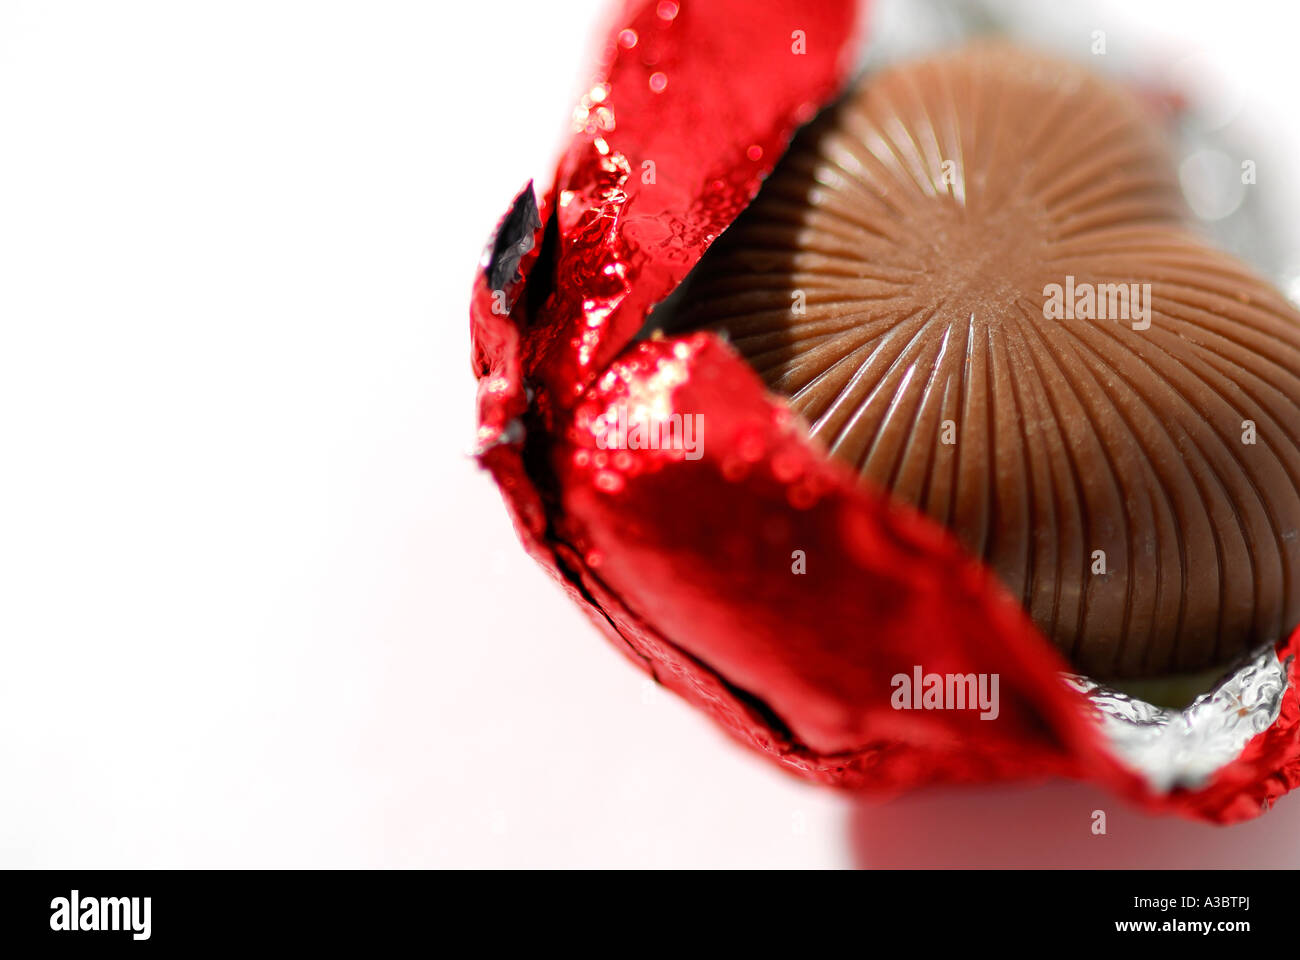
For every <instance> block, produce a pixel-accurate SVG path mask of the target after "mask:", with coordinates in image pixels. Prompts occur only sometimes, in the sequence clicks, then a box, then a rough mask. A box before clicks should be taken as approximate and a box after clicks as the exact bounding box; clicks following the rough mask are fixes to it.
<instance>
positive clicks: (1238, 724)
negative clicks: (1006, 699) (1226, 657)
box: [1062, 646, 1288, 793]
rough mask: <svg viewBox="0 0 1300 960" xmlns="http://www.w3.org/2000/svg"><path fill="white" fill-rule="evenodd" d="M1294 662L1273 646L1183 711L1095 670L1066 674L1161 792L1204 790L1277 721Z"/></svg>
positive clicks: (1112, 739)
mask: <svg viewBox="0 0 1300 960" xmlns="http://www.w3.org/2000/svg"><path fill="white" fill-rule="evenodd" d="M1287 667H1288V663H1285V662H1283V661H1282V660H1279V659H1278V656H1277V653H1276V651H1275V650H1274V649H1273V648H1272V647H1271V646H1270V647H1268V648H1267V649H1265V650H1263V651H1262V652H1260V653H1259V654H1258V655H1257V656H1255V658H1254V659H1252V660H1250V661H1249V662H1248V663H1246V664H1244V665H1243V666H1241V667H1240V668H1238V670H1237V671H1236V672H1235V673H1233V674H1232V675H1231V676H1229V677H1227V678H1226V679H1225V680H1223V681H1222V682H1221V683H1220V684H1219V685H1218V686H1217V687H1215V688H1214V689H1213V690H1211V691H1210V692H1209V693H1203V694H1201V695H1200V696H1199V697H1197V698H1196V699H1195V700H1193V701H1192V703H1191V704H1190V705H1189V706H1188V707H1186V708H1185V709H1183V710H1174V709H1170V708H1165V707H1157V706H1155V705H1153V704H1150V703H1147V702H1146V701H1145V700H1138V699H1136V698H1134V697H1130V696H1129V695H1128V694H1124V693H1120V692H1119V691H1118V690H1112V689H1111V688H1110V687H1107V686H1104V685H1103V684H1100V683H1098V682H1097V681H1095V680H1092V679H1089V678H1088V677H1083V676H1079V675H1077V674H1062V676H1063V678H1064V679H1065V682H1066V683H1067V684H1068V685H1069V686H1070V687H1072V688H1073V689H1075V690H1077V691H1079V692H1080V693H1082V694H1083V695H1084V696H1086V697H1087V698H1088V700H1089V701H1090V702H1091V704H1092V707H1093V709H1094V711H1095V715H1096V718H1097V720H1098V722H1099V723H1100V724H1101V728H1102V733H1103V734H1104V735H1105V737H1106V740H1107V742H1108V743H1109V744H1110V747H1111V749H1112V751H1113V752H1114V753H1115V755H1116V757H1117V758H1118V759H1119V760H1120V761H1121V762H1122V763H1123V764H1124V765H1125V766H1127V767H1129V768H1131V769H1132V770H1133V771H1134V772H1135V773H1138V774H1140V775H1141V776H1142V777H1143V778H1144V779H1145V780H1146V782H1147V785H1148V786H1149V787H1150V788H1151V789H1152V790H1154V791H1156V792H1157V793H1168V792H1169V791H1171V790H1173V789H1175V788H1176V787H1186V788H1188V789H1198V788H1200V787H1203V786H1204V785H1205V784H1206V782H1208V780H1209V779H1210V777H1211V776H1213V775H1214V774H1215V773H1217V772H1218V771H1219V770H1220V769H1222V768H1223V767H1225V766H1226V765H1228V764H1229V763H1231V762H1232V761H1233V760H1235V759H1237V757H1239V756H1241V752H1242V751H1243V750H1244V749H1246V744H1247V743H1249V742H1250V740H1251V738H1252V737H1254V736H1255V735H1256V734H1260V733H1263V732H1264V731H1265V730H1267V729H1268V728H1269V727H1271V726H1272V725H1273V723H1274V722H1275V721H1276V720H1277V718H1278V715H1279V714H1280V713H1281V710H1282V697H1283V695H1284V694H1285V693H1286V688H1287Z"/></svg>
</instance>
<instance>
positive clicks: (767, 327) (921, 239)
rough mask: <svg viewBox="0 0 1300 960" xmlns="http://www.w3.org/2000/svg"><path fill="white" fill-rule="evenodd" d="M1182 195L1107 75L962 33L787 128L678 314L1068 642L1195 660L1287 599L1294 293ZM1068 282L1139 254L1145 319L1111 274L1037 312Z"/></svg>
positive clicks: (1297, 372) (1083, 650)
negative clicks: (1236, 249)
mask: <svg viewBox="0 0 1300 960" xmlns="http://www.w3.org/2000/svg"><path fill="white" fill-rule="evenodd" d="M1183 217H1184V212H1183V206H1182V202H1181V199H1180V195H1179V192H1178V189H1177V182H1176V179H1175V177H1174V172H1173V169H1172V165H1171V161H1170V158H1169V156H1168V155H1167V154H1166V152H1165V147H1164V144H1163V141H1162V138H1161V135H1160V134H1159V132H1158V129H1157V126H1156V124H1155V123H1154V121H1153V120H1152V119H1151V118H1150V117H1148V116H1147V115H1146V114H1145V113H1144V111H1143V109H1142V107H1141V106H1140V105H1139V104H1138V103H1137V102H1136V101H1135V100H1134V99H1132V98H1131V97H1130V96H1129V95H1128V94H1127V93H1126V92H1125V91H1122V90H1120V89H1118V88H1116V87H1115V86H1113V85H1111V84H1110V83H1109V82H1107V81H1104V80H1102V79H1099V78H1097V77H1096V76H1094V75H1092V74H1091V73H1089V72H1087V71H1085V70H1084V69H1082V68H1080V67H1077V66H1073V65H1069V64H1066V63H1063V62H1059V61H1056V60H1053V59H1049V58H1045V57H1042V56H1038V55H1035V54H1030V53H1026V52H1023V51H1019V50H1016V49H1012V48H1008V47H1004V46H986V47H976V48H970V49H967V50H964V51H959V52H956V53H953V54H949V55H945V56H942V57H938V58H935V59H931V60H928V61H924V62H920V63H916V64H912V65H907V66H903V67H900V68H896V69H894V70H891V71H888V72H885V73H881V74H877V75H875V76H872V77H868V78H867V79H866V80H865V81H864V82H863V83H861V84H860V85H859V86H858V87H857V88H856V89H855V90H854V91H852V92H850V94H849V95H848V96H847V97H846V98H845V99H844V100H843V101H842V102H841V103H840V105H839V106H838V107H837V108H835V109H834V110H832V111H829V112H828V113H827V114H825V115H824V116H822V117H821V118H819V119H818V120H817V121H816V122H815V123H814V124H813V125H812V126H811V127H809V128H808V129H807V130H805V131H804V132H803V133H802V134H801V135H800V136H799V138H798V139H797V140H796V142H795V144H794V145H793V146H792V148H791V150H790V152H789V154H788V155H787V157H786V158H785V159H784V160H783V161H782V163H781V164H780V166H779V167H778V169H777V171H776V172H775V173H774V174H773V176H772V177H771V178H770V179H769V180H768V182H767V183H766V184H764V186H763V189H762V191H761V193H760V194H759V196H758V198H757V199H756V200H755V202H754V204H753V205H752V206H751V208H750V209H749V210H748V211H746V213H745V214H744V215H743V216H742V217H741V219H740V220H739V221H738V222H737V223H736V225H735V226H734V227H732V229H731V230H729V231H728V232H727V234H726V235H724V237H723V238H722V239H721V241H720V242H719V244H718V245H717V246H716V247H715V249H714V250H713V251H711V252H710V254H709V255H708V256H707V257H706V259H705V261H704V262H703V263H702V264H701V266H700V268H699V269H698V270H697V272H696V275H695V276H694V277H693V278H692V281H691V286H690V288H689V289H688V292H687V303H688V307H687V308H686V312H685V315H684V316H685V320H684V325H685V326H688V327H711V328H715V329H719V330H722V331H725V332H726V333H727V334H729V336H730V338H731V340H732V342H733V344H734V345H735V347H736V348H737V349H738V350H739V351H740V352H741V353H742V354H743V355H744V356H745V357H746V358H747V359H748V360H749V361H750V362H751V363H752V364H753V366H754V367H755V369H757V370H758V371H759V373H760V374H761V375H762V376H763V378H764V379H765V380H766V381H767V383H768V384H769V385H770V386H771V387H773V388H774V389H776V390H777V391H779V392H781V393H783V394H785V395H786V396H787V397H789V399H790V403H791V405H792V406H793V407H794V408H795V409H796V410H798V411H799V412H800V413H801V414H802V415H803V416H804V417H805V418H806V419H807V421H808V423H809V424H810V428H811V431H812V433H813V435H814V436H816V437H817V438H819V439H820V440H821V441H823V442H824V443H825V444H826V445H828V446H829V448H830V449H831V450H832V451H833V452H834V454H835V455H836V456H839V457H841V458H843V459H844V460H845V461H847V462H848V463H850V464H852V465H853V466H855V467H856V468H857V469H859V470H860V471H861V472H862V474H863V476H864V477H866V478H868V479H869V480H871V481H874V482H875V483H876V484H880V485H883V486H884V487H887V488H888V489H890V490H892V491H893V492H894V494H896V495H897V496H899V497H901V498H903V499H905V500H907V501H910V502H911V503H913V504H915V505H917V506H918V507H920V508H921V509H922V510H924V511H925V512H926V513H928V514H929V515H930V516H932V517H934V518H935V519H936V520H938V521H939V522H940V523H943V524H945V525H946V526H948V527H949V528H950V529H952V530H953V531H954V533H955V534H956V535H957V537H958V538H959V539H960V540H961V541H962V542H963V543H964V544H965V545H966V546H967V547H968V548H969V549H970V550H971V551H973V552H974V553H975V554H976V555H978V556H980V557H982V558H983V559H985V560H986V561H987V562H988V563H989V564H990V565H991V566H992V568H993V569H994V570H995V571H996V572H997V574H998V575H999V576H1000V577H1001V579H1002V580H1003V582H1004V583H1005V584H1006V585H1007V586H1008V587H1009V588H1010V589H1011V590H1012V591H1013V592H1014V593H1015V594H1016V595H1018V596H1019V597H1021V599H1022V601H1023V603H1024V606H1025V608H1026V609H1027V610H1028V611H1029V613H1030V615H1031V616H1032V617H1033V619H1034V620H1035V621H1036V622H1037V623H1038V624H1039V626H1040V627H1041V628H1042V629H1043V631H1044V632H1045V633H1046V634H1047V636H1049V637H1050V638H1051V639H1052V641H1053V642H1054V643H1055V644H1057V645H1058V646H1059V647H1060V649H1061V650H1062V651H1064V652H1065V653H1066V654H1067V656H1069V657H1070V658H1071V659H1072V660H1073V662H1074V663H1075V664H1076V666H1077V667H1078V668H1079V669H1081V670H1083V671H1084V672H1086V673H1089V674H1091V675H1093V676H1097V677H1123V676H1130V677H1131V676H1153V675H1161V674H1165V673H1169V672H1173V671H1187V670H1195V669H1202V668H1205V667H1207V666H1212V665H1215V664H1220V663H1225V662H1227V661H1228V660H1230V659H1232V658H1233V657H1234V656H1236V655H1238V654H1240V653H1242V652H1244V651H1245V650H1247V649H1249V648H1251V647H1254V646H1256V645H1258V644H1260V643H1262V642H1267V641H1274V640H1276V639H1278V638H1279V637H1280V636H1281V635H1282V634H1283V633H1284V632H1285V631H1288V630H1290V629H1291V628H1292V627H1294V626H1295V625H1296V622H1297V620H1300V604H1298V603H1297V601H1298V600H1300V590H1297V573H1298V571H1300V553H1298V551H1300V543H1297V528H1298V527H1300V495H1297V488H1298V487H1300V408H1298V407H1297V401H1300V315H1297V313H1296V311H1295V310H1293V309H1292V308H1291V306H1290V305H1289V304H1288V303H1287V302H1286V300H1285V299H1284V298H1283V297H1282V296H1281V295H1280V294H1278V293H1277V292H1275V291H1274V290H1272V289H1271V288H1270V287H1269V286H1268V285H1267V284H1266V283H1264V282H1263V281H1262V280H1260V279H1259V278H1258V277H1257V276H1256V275H1254V274H1253V273H1252V272H1251V271H1250V270H1249V269H1248V268H1246V267H1245V266H1243V265H1242V264H1240V263H1239V262H1237V261H1235V260H1234V259H1232V258H1231V257H1229V256H1227V255H1225V254H1223V253H1220V252H1217V251H1215V250H1213V249H1210V248H1209V247H1207V246H1206V245H1205V243H1204V241H1203V240H1202V239H1201V238H1200V237H1199V236H1198V235H1196V234H1195V233H1193V232H1191V231H1190V230H1189V229H1188V228H1187V227H1186V226H1185V224H1184V220H1183ZM1068 277H1072V278H1073V280H1072V281H1067V278H1068ZM1067 282H1072V283H1073V286H1074V289H1075V292H1076V296H1077V295H1079V292H1080V291H1083V290H1085V289H1086V288H1087V286H1088V285H1092V286H1093V287H1094V288H1096V287H1099V286H1100V285H1103V284H1134V283H1136V284H1139V288H1138V289H1139V290H1141V289H1142V288H1141V286H1140V285H1141V284H1144V283H1149V284H1151V288H1150V300H1149V306H1150V313H1149V321H1150V325H1149V327H1148V328H1146V329H1134V324H1137V325H1139V326H1141V325H1142V322H1143V321H1142V317H1141V315H1140V311H1139V310H1138V309H1136V307H1137V304H1136V303H1135V304H1133V305H1132V306H1130V308H1129V315H1128V317H1121V318H1120V319H1112V318H1109V317H1108V318H1107V319H1096V318H1088V317H1078V318H1074V319H1065V318H1061V319H1058V318H1055V317H1053V318H1051V319H1049V318H1048V317H1047V316H1045V312H1044V304H1045V301H1046V300H1047V299H1049V297H1048V296H1046V295H1045V292H1044V291H1045V290H1049V291H1050V289H1051V288H1050V287H1049V285H1050V284H1057V285H1060V286H1061V287H1062V288H1063V290H1064V288H1065V286H1066V284H1067ZM1129 289H1130V291H1131V290H1132V288H1129ZM1102 293H1103V296H1108V295H1109V290H1107V288H1104V287H1103V288H1102ZM1060 302H1062V303H1063V302H1064V295H1062V297H1061V299H1060ZM1114 307H1115V308H1116V312H1119V307H1120V305H1119V303H1118V301H1115V302H1114ZM1110 310H1111V304H1110V303H1108V312H1110ZM1246 421H1251V422H1252V423H1253V430H1254V434H1253V439H1254V442H1253V443H1251V442H1248V441H1249V440H1250V439H1252V435H1251V426H1250V424H1247V423H1246ZM1096 551H1102V552H1104V561H1103V562H1104V564H1105V572H1104V573H1103V572H1099V571H1100V567H1099V565H1098V557H1099V554H1097V553H1096ZM1095 571H1097V572H1095Z"/></svg>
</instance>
